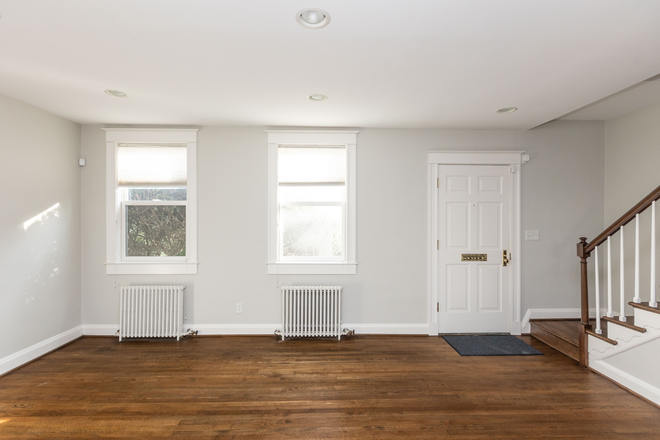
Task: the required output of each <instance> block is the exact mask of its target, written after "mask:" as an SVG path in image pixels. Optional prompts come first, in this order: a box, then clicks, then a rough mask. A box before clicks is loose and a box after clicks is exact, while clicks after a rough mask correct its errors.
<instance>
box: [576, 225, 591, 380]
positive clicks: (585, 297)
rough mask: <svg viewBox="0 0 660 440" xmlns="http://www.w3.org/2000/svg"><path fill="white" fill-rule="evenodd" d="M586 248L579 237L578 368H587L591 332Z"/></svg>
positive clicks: (584, 239)
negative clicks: (588, 333) (580, 280)
mask: <svg viewBox="0 0 660 440" xmlns="http://www.w3.org/2000/svg"><path fill="white" fill-rule="evenodd" d="M586 246H587V237H580V242H579V243H578V244H577V254H578V257H580V275H581V279H582V282H581V285H582V292H581V299H582V304H581V308H580V366H582V367H585V368H586V367H588V366H589V351H588V350H589V347H588V338H587V330H591V324H589V282H588V280H587V258H589V256H590V254H589V253H587V252H585V251H584V248H585V247H586Z"/></svg>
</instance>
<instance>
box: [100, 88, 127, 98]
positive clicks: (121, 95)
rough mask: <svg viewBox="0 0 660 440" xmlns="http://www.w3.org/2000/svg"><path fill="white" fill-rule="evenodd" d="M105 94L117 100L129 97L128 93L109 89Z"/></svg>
mask: <svg viewBox="0 0 660 440" xmlns="http://www.w3.org/2000/svg"><path fill="white" fill-rule="evenodd" d="M105 93H106V94H108V95H110V96H114V97H116V98H127V97H128V95H127V94H126V93H124V92H122V91H121V90H112V89H108V90H106V91H105Z"/></svg>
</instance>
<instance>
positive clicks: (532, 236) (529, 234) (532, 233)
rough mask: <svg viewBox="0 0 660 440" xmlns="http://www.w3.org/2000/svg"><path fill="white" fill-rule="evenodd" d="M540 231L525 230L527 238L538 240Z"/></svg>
mask: <svg viewBox="0 0 660 440" xmlns="http://www.w3.org/2000/svg"><path fill="white" fill-rule="evenodd" d="M538 239H539V231H525V240H527V241H529V240H538Z"/></svg>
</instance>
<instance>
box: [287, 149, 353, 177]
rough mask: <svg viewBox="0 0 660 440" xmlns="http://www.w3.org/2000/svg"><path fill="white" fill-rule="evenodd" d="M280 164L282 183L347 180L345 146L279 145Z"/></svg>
mask: <svg viewBox="0 0 660 440" xmlns="http://www.w3.org/2000/svg"><path fill="white" fill-rule="evenodd" d="M277 165H278V174H277V175H278V179H279V183H280V184H281V185H287V184H311V185H315V184H316V185H318V184H333V185H343V184H345V183H346V148H344V147H328V148H320V147H279V148H278V158H277Z"/></svg>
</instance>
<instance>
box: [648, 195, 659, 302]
mask: <svg viewBox="0 0 660 440" xmlns="http://www.w3.org/2000/svg"><path fill="white" fill-rule="evenodd" d="M649 305H650V306H651V307H658V303H657V302H656V300H655V201H654V202H653V203H652V204H651V297H650V299H649Z"/></svg>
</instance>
